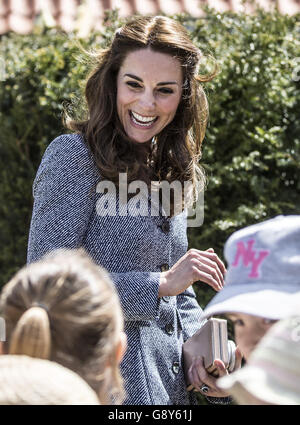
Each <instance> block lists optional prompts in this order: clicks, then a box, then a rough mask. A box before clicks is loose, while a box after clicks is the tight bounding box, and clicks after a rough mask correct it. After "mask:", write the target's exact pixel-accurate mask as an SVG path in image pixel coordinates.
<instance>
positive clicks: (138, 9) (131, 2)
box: [0, 0, 300, 35]
mask: <svg viewBox="0 0 300 425" xmlns="http://www.w3.org/2000/svg"><path fill="white" fill-rule="evenodd" d="M256 2H257V3H258V4H259V5H260V6H261V7H262V8H264V9H266V10H271V9H272V8H273V7H274V5H275V3H276V1H275V0H256ZM201 4H208V5H209V6H211V7H214V8H215V9H216V10H218V11H220V12H225V11H228V10H232V11H234V12H246V13H253V10H254V8H253V5H252V4H251V1H250V0H249V1H248V2H246V4H242V0H0V34H5V33H6V32H8V31H10V30H11V31H15V32H18V33H21V34H28V33H30V32H31V31H32V29H33V26H34V23H35V18H36V16H37V15H38V14H40V13H43V16H44V18H45V20H46V22H47V23H48V24H49V22H51V23H52V25H59V26H61V27H62V28H63V29H64V30H65V31H72V30H74V29H75V28H79V29H80V30H81V32H82V34H83V35H87V34H88V32H89V31H92V30H93V29H96V30H97V29H100V28H101V22H102V18H103V16H104V11H105V10H107V9H113V8H116V7H117V8H119V9H120V15H121V16H129V15H132V14H134V13H140V14H156V13H160V12H164V13H166V14H175V13H180V12H187V13H189V14H191V15H192V16H195V17H199V16H202V15H203V11H202V10H201V8H199V5H201ZM277 4H278V8H279V11H280V12H281V13H283V14H288V15H292V14H295V13H300V0H277Z"/></svg>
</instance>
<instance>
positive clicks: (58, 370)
mask: <svg viewBox="0 0 300 425" xmlns="http://www.w3.org/2000/svg"><path fill="white" fill-rule="evenodd" d="M0 382H1V386H0V405H62V404H63V405H70V404H72V405H78V404H88V405H99V404H100V403H99V399H98V397H97V394H96V393H95V391H93V390H92V388H91V387H90V386H89V385H88V384H87V383H86V382H85V381H84V380H83V379H82V378H81V377H80V376H79V375H77V373H74V372H73V371H72V370H70V369H67V368H66V367H63V366H61V365H59V364H58V363H55V362H51V361H49V360H41V359H34V358H33V357H28V356H20V355H5V356H0Z"/></svg>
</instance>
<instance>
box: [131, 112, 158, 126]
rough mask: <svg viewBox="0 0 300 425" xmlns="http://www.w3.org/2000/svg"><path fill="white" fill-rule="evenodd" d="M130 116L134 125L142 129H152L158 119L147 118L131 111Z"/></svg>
mask: <svg viewBox="0 0 300 425" xmlns="http://www.w3.org/2000/svg"><path fill="white" fill-rule="evenodd" d="M129 115H130V118H131V121H132V125H134V126H135V127H137V128H141V129H143V128H144V129H149V128H152V127H153V125H154V123H155V122H156V121H157V119H158V117H145V116H143V115H140V114H138V113H136V112H133V111H129Z"/></svg>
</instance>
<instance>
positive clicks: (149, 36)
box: [64, 16, 218, 215]
mask: <svg viewBox="0 0 300 425" xmlns="http://www.w3.org/2000/svg"><path fill="white" fill-rule="evenodd" d="M149 47H150V48H151V49H152V50H154V51H156V52H160V53H165V54H168V55H171V56H172V57H174V58H176V59H177V60H178V61H179V62H180V64H181V69H182V73H183V87H182V98H181V101H180V103H179V105H178V108H177V111H176V114H175V117H174V119H173V120H172V122H171V123H169V124H168V125H167V126H166V127H165V128H164V129H163V130H162V131H161V132H160V133H159V134H157V135H156V136H155V143H151V144H149V143H143V144H141V143H137V142H135V141H132V140H130V139H129V138H128V137H127V135H126V134H125V132H124V129H123V126H122V124H121V122H120V119H119V117H118V113H117V105H116V96H117V75H118V72H119V69H120V67H121V66H122V64H123V61H124V59H125V58H126V56H127V55H128V54H129V53H131V52H133V51H136V50H138V49H146V48H149ZM92 57H93V59H94V63H95V65H94V69H93V70H92V72H91V73H90V74H89V76H88V78H87V83H86V88H85V98H86V105H87V110H86V113H85V117H84V118H83V119H77V120H76V119H72V118H71V117H70V116H69V115H68V113H66V114H65V117H64V124H65V126H66V127H67V128H68V129H69V130H72V131H75V132H79V133H81V134H82V135H83V137H84V139H85V141H86V143H87V145H88V147H89V148H90V150H91V152H92V153H93V157H94V161H95V164H96V166H97V168H98V170H99V172H100V175H101V177H103V178H105V179H107V180H110V181H112V182H114V183H115V185H116V187H118V181H119V173H124V172H126V173H127V179H128V183H130V182H131V181H133V180H135V179H139V180H143V181H144V182H145V183H146V184H147V186H148V188H150V186H151V181H163V180H166V181H168V182H169V183H171V182H172V181H174V180H177V181H180V182H181V183H182V184H183V182H185V181H190V182H191V183H192V184H193V185H192V186H193V188H194V189H195V188H196V187H198V188H199V183H200V185H201V187H202V188H203V187H204V183H205V176H204V172H203V170H202V167H201V166H200V165H199V160H200V158H201V145H202V141H203V138H204V135H205V130H206V125H207V121H208V102H207V98H206V95H205V92H204V90H203V87H202V84H201V83H203V82H207V81H210V80H211V79H212V78H213V77H214V76H215V75H216V73H217V71H218V66H217V64H216V63H215V66H214V70H213V71H212V72H211V73H210V74H205V75H198V67H199V65H200V63H201V60H203V59H204V56H203V55H202V53H201V51H200V50H199V49H198V48H197V47H196V46H195V45H194V44H193V43H192V42H191V40H190V38H189V35H188V32H187V31H186V29H185V28H184V27H183V26H182V25H181V24H180V23H178V22H177V21H175V20H173V19H170V18H168V17H164V16H155V17H138V18H135V19H134V20H132V21H130V22H128V23H127V24H125V25H124V26H123V27H121V28H119V29H118V30H117V31H116V33H115V36H114V39H113V40H112V43H111V45H110V47H108V48H106V49H104V50H101V51H99V52H96V53H94V54H93V55H92ZM193 195H194V196H193V197H192V198H191V200H192V201H194V200H196V197H195V196H196V194H195V191H194V194H193ZM192 203H193V202H191V204H192ZM171 205H172V201H171ZM171 215H172V213H171Z"/></svg>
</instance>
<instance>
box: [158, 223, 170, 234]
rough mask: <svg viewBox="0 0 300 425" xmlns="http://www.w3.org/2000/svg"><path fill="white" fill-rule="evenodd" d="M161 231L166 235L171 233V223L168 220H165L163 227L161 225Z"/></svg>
mask: <svg viewBox="0 0 300 425" xmlns="http://www.w3.org/2000/svg"><path fill="white" fill-rule="evenodd" d="M160 228H161V230H162V231H163V232H164V233H169V231H170V223H169V222H168V220H165V221H164V222H163V223H162V224H161V225H160Z"/></svg>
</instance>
